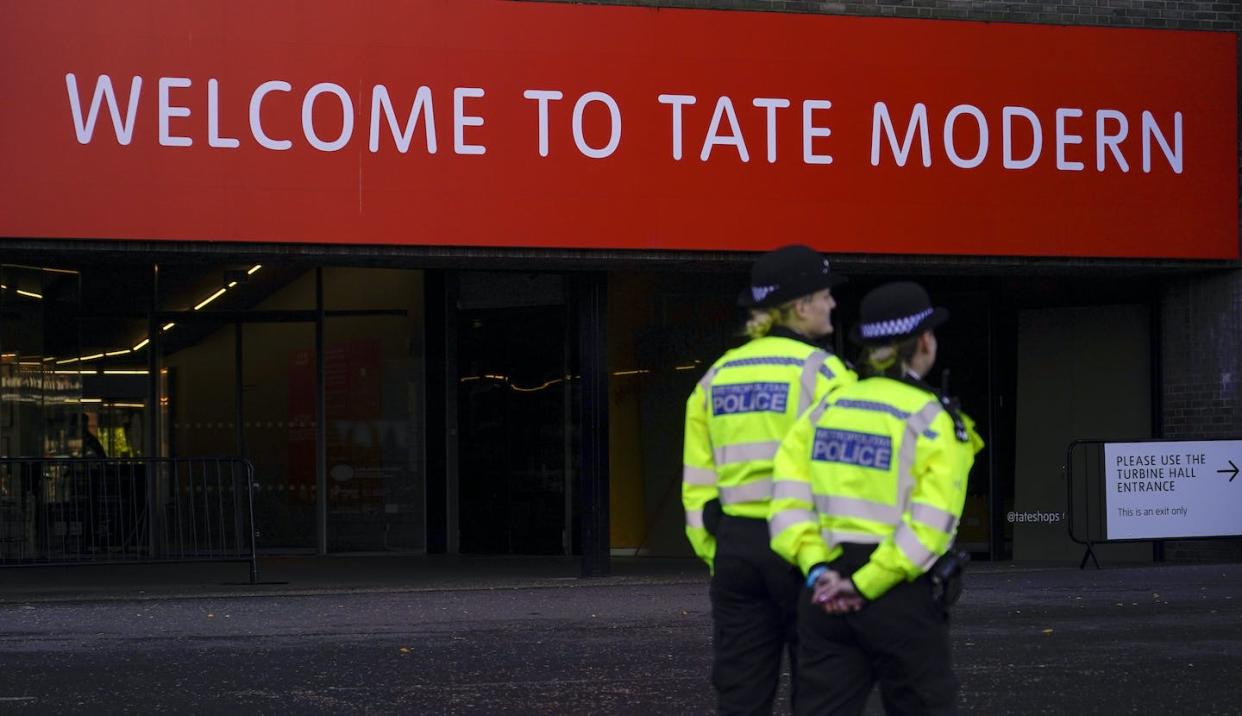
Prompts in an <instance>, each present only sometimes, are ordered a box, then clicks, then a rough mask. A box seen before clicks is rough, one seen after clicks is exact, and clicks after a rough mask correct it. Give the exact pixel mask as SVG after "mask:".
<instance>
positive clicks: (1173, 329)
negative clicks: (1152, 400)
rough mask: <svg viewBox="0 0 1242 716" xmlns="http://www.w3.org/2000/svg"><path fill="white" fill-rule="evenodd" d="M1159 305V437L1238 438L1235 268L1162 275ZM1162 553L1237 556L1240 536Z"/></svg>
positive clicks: (1241, 377)
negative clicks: (1212, 272)
mask: <svg viewBox="0 0 1242 716" xmlns="http://www.w3.org/2000/svg"><path fill="white" fill-rule="evenodd" d="M1161 309H1162V310H1161V317H1160V318H1161V326H1162V328H1161V331H1162V334H1163V335H1162V338H1161V362H1162V370H1161V373H1162V378H1163V380H1162V391H1161V393H1162V395H1161V400H1162V402H1163V407H1164V410H1163V419H1164V425H1163V428H1164V429H1163V433H1164V437H1167V438H1177V439H1184V440H1195V439H1210V438H1242V410H1240V408H1242V272H1239V271H1233V272H1229V273H1225V274H1218V275H1212V276H1195V277H1185V278H1180V279H1176V280H1171V281H1168V282H1166V285H1165V288H1164V291H1163V295H1162V297H1161ZM1165 558H1166V559H1168V560H1170V561H1177V562H1199V561H1220V560H1242V540H1219V541H1210V542H1205V541H1194V542H1168V543H1166V545H1165Z"/></svg>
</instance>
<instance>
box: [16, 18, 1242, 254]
mask: <svg viewBox="0 0 1242 716" xmlns="http://www.w3.org/2000/svg"><path fill="white" fill-rule="evenodd" d="M1236 53H1237V49H1236V38H1235V36H1234V34H1233V33H1203V32H1174V31H1157V30H1120V29H1102V28H1078V27H1056V26H1035V25H1012V24H999V23H988V24H984V23H972V22H947V21H926V20H897V19H876V18H854V17H829V16H822V15H796V14H786V13H746V12H730V11H701V10H669V9H659V10H657V9H651V8H636V7H615V6H612V7H601V6H581V5H572V4H540V3H531V2H506V1H503V0H421V1H413V0H411V1H408V2H395V1H389V2H365V3H340V2H330V1H329V0H302V1H299V2H294V1H293V0H259V1H253V2H251V1H247V2H242V1H240V0H222V1H221V2H212V3H202V2H195V1H193V0H76V1H72V0H64V1H60V2H54V3H42V2H11V3H3V4H0V60H2V61H0V102H2V103H3V106H4V108H5V110H4V112H3V113H0V160H2V162H3V164H2V165H0V236H8V237H41V238H109V239H174V240H187V241H259V242H300V243H319V244H322V243H333V244H349V243H359V244H421V245H454V246H521V247H579V248H610V249H709V250H721V249H725V250H731V249H762V248H767V247H770V246H773V245H776V244H779V243H783V242H787V241H790V240H800V241H804V242H807V243H810V244H813V245H815V246H817V247H818V248H820V249H822V250H824V251H829V252H857V253H909V254H978V255H1030V256H1110V257H1152V258H1156V257H1179V258H1236V257H1238V193H1237V192H1238V188H1237V187H1238V170H1237V156H1238V153H1237V139H1236V137H1237V127H1236V122H1237V82H1236V61H1237V54H1236Z"/></svg>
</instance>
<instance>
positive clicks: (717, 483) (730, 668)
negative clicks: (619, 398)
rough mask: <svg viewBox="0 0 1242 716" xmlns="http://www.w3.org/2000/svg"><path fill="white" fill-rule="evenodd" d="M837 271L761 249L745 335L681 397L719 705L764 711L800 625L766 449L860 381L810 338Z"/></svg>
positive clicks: (825, 324) (796, 584)
mask: <svg viewBox="0 0 1242 716" xmlns="http://www.w3.org/2000/svg"><path fill="white" fill-rule="evenodd" d="M839 280H840V279H839V278H838V277H837V276H836V275H834V274H832V273H830V272H829V268H828V261H827V259H825V258H824V257H822V256H820V255H819V254H818V253H817V252H815V251H814V250H813V249H810V248H808V247H806V246H800V245H791V246H785V247H782V248H780V249H776V250H775V251H771V252H769V253H767V254H764V255H763V256H761V257H760V258H759V259H758V260H757V261H756V262H755V264H754V267H753V268H752V270H751V282H750V286H749V287H748V288H747V289H746V290H745V291H743V293H742V295H741V297H740V298H739V301H738V302H739V304H740V305H741V306H744V307H747V308H750V310H751V319H750V321H749V322H748V323H747V325H746V334H747V335H748V336H749V337H750V339H751V340H750V341H749V342H747V343H746V344H744V345H742V346H741V347H739V348H736V349H733V350H731V351H728V352H727V353H725V354H724V356H722V357H721V358H720V359H719V360H717V361H716V362H715V363H714V364H713V365H712V367H711V369H710V370H708V371H707V374H706V375H704V376H703V379H702V380H701V381H699V384H698V386H697V387H696V388H695V389H694V392H693V393H692V394H691V395H690V399H689V400H688V401H687V402H686V431H685V450H684V455H683V457H684V460H683V462H684V470H683V477H682V502H683V504H684V506H685V509H686V535H687V536H688V537H689V539H690V543H691V544H692V545H693V546H694V550H695V552H696V553H697V554H698V555H699V557H701V558H702V559H703V560H704V561H706V562H707V565H708V567H709V568H710V569H711V570H712V582H711V603H712V621H713V627H714V628H713V640H712V644H713V651H714V654H713V666H712V684H713V686H714V687H715V689H716V695H717V708H718V711H719V713H721V714H755V713H770V712H771V710H772V701H773V697H774V695H775V693H776V686H777V682H778V680H779V678H780V663H781V653H782V651H784V650H785V646H786V645H787V644H789V645H791V646H792V643H793V639H794V637H795V635H796V631H795V618H796V599H797V596H798V594H799V592H800V590H801V586H802V585H801V581H802V580H801V575H799V574H798V573H797V570H793V569H791V568H790V566H789V565H788V564H786V563H784V562H783V561H782V560H781V559H780V558H778V557H777V556H776V555H774V554H772V551H771V549H770V548H769V547H768V530H767V514H768V502H769V501H770V499H771V497H772V485H773V481H772V458H773V457H774V456H775V455H776V450H777V447H778V446H779V445H780V440H781V438H782V437H784V435H785V432H786V431H787V430H788V429H789V426H791V425H792V424H793V422H794V420H795V419H796V418H797V417H798V415H799V414H801V413H804V412H805V411H806V410H808V409H809V408H810V406H812V405H814V404H815V403H816V402H817V401H819V400H820V399H821V398H822V397H824V396H825V395H827V394H828V393H829V392H831V391H832V390H834V389H836V388H838V387H839V386H841V385H845V384H849V383H853V382H854V381H856V380H857V376H855V374H854V373H853V371H851V370H850V369H849V368H847V367H846V366H845V364H844V363H843V362H842V361H841V360H840V359H839V358H837V357H836V356H835V355H832V354H831V353H829V352H827V351H825V350H824V349H822V348H820V347H819V346H818V345H816V341H819V340H821V339H823V338H825V337H826V336H828V335H829V334H830V333H832V320H831V316H832V309H833V308H834V307H835V306H836V302H835V301H834V300H833V298H832V293H831V291H830V289H831V287H832V286H833V285H835V284H837V283H838V282H839ZM794 657H795V654H794V651H793V650H792V648H791V649H790V661H791V664H792V663H793V660H794Z"/></svg>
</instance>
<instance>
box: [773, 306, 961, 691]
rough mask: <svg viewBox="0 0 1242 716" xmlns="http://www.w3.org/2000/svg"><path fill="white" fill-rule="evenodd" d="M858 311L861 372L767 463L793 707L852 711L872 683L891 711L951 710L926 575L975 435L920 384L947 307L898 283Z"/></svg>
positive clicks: (943, 621)
mask: <svg viewBox="0 0 1242 716" xmlns="http://www.w3.org/2000/svg"><path fill="white" fill-rule="evenodd" d="M860 309H861V311H860V313H861V317H860V323H859V326H858V327H857V328H856V329H855V331H854V335H853V337H854V338H855V339H856V340H857V341H859V342H861V343H862V344H863V345H864V353H863V357H862V360H861V366H860V369H861V371H862V373H863V375H864V380H862V381H860V382H858V383H855V384H854V385H851V386H848V387H846V388H843V389H842V390H840V391H837V392H836V393H834V394H833V395H831V396H829V397H828V399H826V400H824V401H821V402H820V403H819V404H818V405H816V406H815V407H814V408H813V409H812V410H811V411H810V412H809V413H808V414H807V415H806V416H805V417H803V418H802V419H800V420H798V422H797V424H796V425H794V427H793V428H791V429H790V431H789V433H788V434H787V435H786V437H785V440H784V442H783V443H782V445H781V448H780V452H779V453H778V455H777V458H776V466H775V474H776V475H777V476H778V477H779V478H780V479H781V482H778V483H777V488H776V491H775V494H776V497H774V499H773V501H772V503H771V510H770V515H769V520H770V528H771V534H772V549H773V550H775V551H776V552H777V553H778V554H780V555H781V556H782V557H784V558H785V559H787V560H789V561H790V562H792V563H793V564H796V565H798V566H799V567H800V568H801V569H802V571H803V573H805V574H806V575H807V579H806V585H807V587H808V589H807V590H805V591H804V593H803V596H802V597H801V598H800V599H799V602H798V674H797V680H798V688H799V691H798V704H797V708H796V710H797V712H798V713H805V714H829V713H831V714H838V713H846V714H856V713H862V710H863V708H864V706H865V705H866V702H867V696H868V694H869V692H870V691H871V687H872V686H873V684H874V683H875V681H876V680H877V679H878V680H879V681H880V684H881V695H882V697H883V700H884V708H885V710H886V711H887V712H888V713H890V714H891V713H901V714H915V713H918V714H933V713H935V714H939V713H953V712H954V711H955V705H954V704H955V700H956V691H957V680H956V678H955V677H954V676H953V671H952V667H951V665H950V660H949V632H948V617H947V612H946V610H945V607H944V606H943V605H941V604H939V603H937V602H936V601H935V600H933V596H932V586H931V580H930V579H929V578H928V576H927V572H928V570H929V569H930V568H931V567H932V565H933V564H934V563H935V562H936V561H937V558H939V557H940V556H941V555H943V554H944V553H945V552H946V551H947V550H948V548H949V546H950V545H951V543H952V542H953V537H954V534H955V533H956V531H957V523H958V518H959V517H960V516H961V511H962V504H963V502H964V500H965V496H966V478H967V474H968V473H969V472H970V466H971V464H972V463H973V462H974V456H975V453H976V452H978V451H979V449H980V448H982V446H983V441H982V440H981V439H980V438H979V436H978V434H977V433H975V432H974V429H973V424H972V423H971V422H970V421H969V419H967V418H965V416H962V415H960V414H958V413H957V412H956V410H955V409H954V408H952V407H951V406H950V405H949V404H948V403H947V402H944V401H942V400H941V397H940V396H938V395H936V393H935V391H933V390H932V388H931V387H929V386H928V385H927V384H926V383H925V382H923V378H924V376H926V375H927V373H928V372H929V371H930V370H931V367H932V364H933V363H935V360H936V337H935V334H934V333H933V332H932V329H934V328H935V327H936V326H938V325H940V324H941V323H943V322H944V321H945V320H947V318H948V312H947V311H946V310H944V309H942V308H933V307H932V306H931V302H930V300H929V299H928V297H927V292H926V291H924V290H923V289H922V287H920V286H919V285H917V284H914V283H909V282H902V283H891V284H886V285H884V286H880V287H879V288H877V289H875V290H874V291H872V292H870V293H869V294H867V296H865V297H864V298H863V301H862V304H861V306H860ZM812 590H814V592H812Z"/></svg>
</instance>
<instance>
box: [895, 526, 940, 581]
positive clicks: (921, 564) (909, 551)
mask: <svg viewBox="0 0 1242 716" xmlns="http://www.w3.org/2000/svg"><path fill="white" fill-rule="evenodd" d="M893 543H894V544H896V545H897V549H899V550H901V552H902V554H904V555H906V558H907V559H909V560H910V561H911V562H913V563H914V565H915V566H916V567H918V568H919V569H921V570H922V571H924V572H926V571H927V570H929V569H931V566H932V564H933V563H934V562H935V561H936V554H935V553H934V552H932V551H931V550H930V549H927V547H925V546H924V545H923V543H922V542H920V541H919V538H918V535H916V534H914V530H912V529H910V527H909V525H906V524H905V523H902V524H901V525H900V526H898V527H897V531H896V532H894V533H893Z"/></svg>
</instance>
